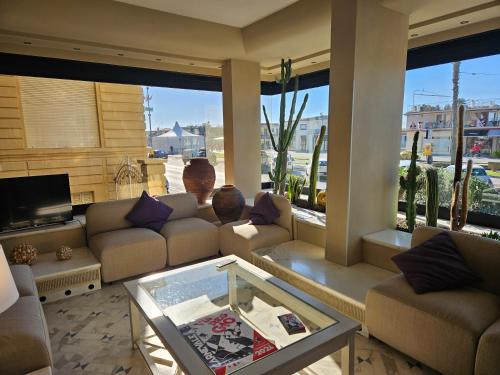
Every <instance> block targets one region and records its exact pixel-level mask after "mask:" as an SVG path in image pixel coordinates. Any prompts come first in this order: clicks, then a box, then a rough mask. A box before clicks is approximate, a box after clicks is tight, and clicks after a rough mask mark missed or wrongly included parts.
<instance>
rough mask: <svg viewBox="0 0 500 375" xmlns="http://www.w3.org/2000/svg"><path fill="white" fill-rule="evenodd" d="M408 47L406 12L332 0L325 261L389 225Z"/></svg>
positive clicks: (358, 248) (352, 254)
mask: <svg viewBox="0 0 500 375" xmlns="http://www.w3.org/2000/svg"><path fill="white" fill-rule="evenodd" d="M407 48H408V15H405V14H401V13H398V12H396V11H393V10H390V9H388V8H385V7H384V6H382V5H381V4H380V2H379V1H373V0H332V36H331V60H330V64H331V65H330V109H329V119H328V185H327V186H328V192H327V199H328V207H327V222H326V229H327V234H326V258H327V259H328V260H331V261H333V262H336V263H339V264H343V265H352V264H354V263H357V262H359V261H362V241H361V237H362V236H363V235H365V234H368V233H372V232H376V231H379V230H383V229H387V228H389V227H393V226H394V224H395V220H396V214H397V188H398V162H399V147H400V134H401V121H402V106H403V90H404V77H405V72H406V53H407Z"/></svg>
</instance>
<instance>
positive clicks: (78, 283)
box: [31, 247, 101, 303]
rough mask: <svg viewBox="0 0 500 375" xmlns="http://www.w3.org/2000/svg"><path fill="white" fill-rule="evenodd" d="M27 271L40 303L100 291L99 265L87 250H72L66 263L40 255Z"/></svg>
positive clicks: (53, 254) (54, 257)
mask: <svg viewBox="0 0 500 375" xmlns="http://www.w3.org/2000/svg"><path fill="white" fill-rule="evenodd" d="M31 269H32V271H33V275H34V277H35V282H36V287H37V290H38V294H39V296H40V301H41V302H42V303H45V302H52V301H57V300H59V299H62V298H67V297H70V296H74V295H79V294H83V293H87V292H90V291H94V290H99V289H101V263H99V261H98V260H97V259H96V258H95V257H94V255H93V254H92V252H91V251H90V250H89V249H88V248H87V247H80V248H77V249H73V257H72V258H71V259H69V260H62V261H61V260H57V258H56V254H55V252H51V253H45V254H40V255H38V258H37V260H36V262H35V263H34V264H33V265H32V266H31Z"/></svg>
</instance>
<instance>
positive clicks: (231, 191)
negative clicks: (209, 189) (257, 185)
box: [212, 185, 245, 224]
mask: <svg viewBox="0 0 500 375" xmlns="http://www.w3.org/2000/svg"><path fill="white" fill-rule="evenodd" d="M212 207H213V208H214V211H215V214H216V215H217V217H218V218H219V219H220V221H221V222H222V224H225V223H229V222H231V221H236V220H238V219H239V218H240V216H241V212H242V211H243V207H245V198H244V197H243V194H241V191H239V190H238V189H236V187H235V186H234V185H223V186H222V187H221V188H220V189H219V190H217V192H216V193H215V195H214V197H213V199H212Z"/></svg>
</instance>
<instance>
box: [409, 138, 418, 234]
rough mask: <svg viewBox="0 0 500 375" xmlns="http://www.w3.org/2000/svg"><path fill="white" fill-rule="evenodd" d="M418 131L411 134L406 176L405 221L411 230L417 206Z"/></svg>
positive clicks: (411, 230) (413, 225) (413, 226)
mask: <svg viewBox="0 0 500 375" xmlns="http://www.w3.org/2000/svg"><path fill="white" fill-rule="evenodd" d="M419 134H420V133H419V132H416V133H415V135H414V136H413V145H412V149H411V162H410V167H409V168H408V176H407V191H406V223H407V225H408V230H409V231H410V233H411V232H413V229H414V228H415V218H416V216H417V212H416V210H417V208H416V203H415V194H416V192H417V186H416V185H417V157H418V155H417V147H418V136H419Z"/></svg>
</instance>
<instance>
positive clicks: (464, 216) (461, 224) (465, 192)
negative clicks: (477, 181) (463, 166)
mask: <svg viewBox="0 0 500 375" xmlns="http://www.w3.org/2000/svg"><path fill="white" fill-rule="evenodd" d="M471 174H472V160H470V159H469V161H467V172H466V173H465V178H464V183H463V186H462V210H461V211H460V221H459V223H458V228H459V229H463V227H464V226H465V223H466V222H467V213H468V211H469V207H468V206H469V202H468V193H469V180H470V176H471Z"/></svg>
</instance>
